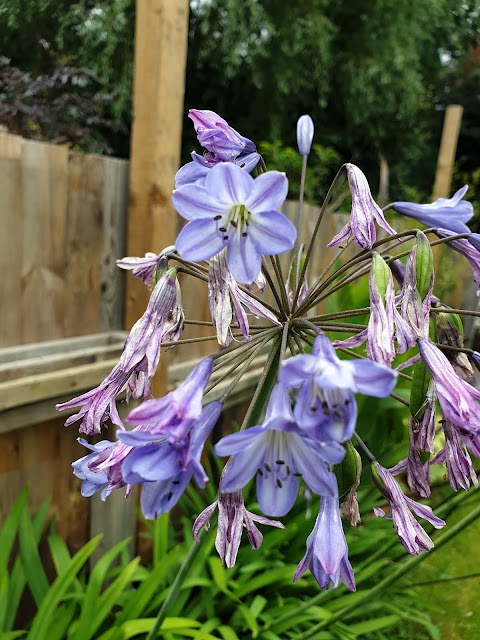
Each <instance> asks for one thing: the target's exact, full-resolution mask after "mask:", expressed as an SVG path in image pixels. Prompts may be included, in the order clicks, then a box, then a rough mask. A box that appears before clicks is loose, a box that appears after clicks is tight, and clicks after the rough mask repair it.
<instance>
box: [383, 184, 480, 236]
mask: <svg viewBox="0 0 480 640" xmlns="http://www.w3.org/2000/svg"><path fill="white" fill-rule="evenodd" d="M467 189H468V185H465V186H464V187H462V188H461V189H459V190H458V191H457V192H456V193H455V195H453V196H452V197H451V198H437V200H435V201H434V202H431V203H430V204H415V203H414V202H394V203H393V204H392V208H393V209H395V211H396V212H397V213H401V214H402V215H404V216H409V217H411V218H415V220H418V221H419V222H421V223H422V224H424V225H425V226H426V227H434V228H438V227H439V228H441V229H447V230H449V231H452V232H454V233H468V232H469V231H470V229H469V228H468V227H467V225H466V223H467V222H468V221H469V220H470V218H471V217H472V216H473V205H472V203H471V202H468V201H467V200H463V196H464V195H465V194H466V192H467Z"/></svg>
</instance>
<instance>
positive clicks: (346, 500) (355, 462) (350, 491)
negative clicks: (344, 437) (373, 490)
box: [334, 441, 362, 527]
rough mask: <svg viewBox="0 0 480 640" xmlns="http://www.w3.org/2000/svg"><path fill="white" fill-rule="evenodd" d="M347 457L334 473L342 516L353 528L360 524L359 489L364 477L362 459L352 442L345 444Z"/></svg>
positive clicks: (336, 466) (336, 467)
mask: <svg viewBox="0 0 480 640" xmlns="http://www.w3.org/2000/svg"><path fill="white" fill-rule="evenodd" d="M344 447H345V449H346V453H345V457H344V458H343V460H342V462H341V463H340V464H337V465H335V467H334V471H335V475H336V477H337V483H338V495H339V499H340V502H341V503H342V506H341V511H342V514H343V515H344V516H345V517H346V518H347V520H348V521H349V522H350V524H351V525H352V527H356V526H357V524H360V522H361V520H360V512H359V509H358V500H357V488H358V485H359V484H360V476H361V475H362V459H361V457H360V455H359V453H358V451H357V450H356V449H355V447H354V446H353V444H352V442H351V441H348V442H347V443H346V444H344Z"/></svg>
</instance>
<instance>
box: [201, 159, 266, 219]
mask: <svg viewBox="0 0 480 640" xmlns="http://www.w3.org/2000/svg"><path fill="white" fill-rule="evenodd" d="M253 184H254V180H253V178H252V176H251V175H249V173H248V172H247V171H244V170H243V169H241V168H240V167H238V166H237V165H236V164H233V163H232V162H221V163H219V164H217V165H215V166H214V167H213V168H212V169H210V171H209V173H208V175H207V177H206V179H205V189H206V191H207V192H208V194H209V195H211V197H212V199H214V200H216V201H217V202H218V203H222V205H224V207H226V208H229V207H230V206H231V205H234V204H244V203H245V201H246V200H247V198H248V196H249V194H250V192H251V191H252V188H253Z"/></svg>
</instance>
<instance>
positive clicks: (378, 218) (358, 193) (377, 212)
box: [327, 163, 395, 249]
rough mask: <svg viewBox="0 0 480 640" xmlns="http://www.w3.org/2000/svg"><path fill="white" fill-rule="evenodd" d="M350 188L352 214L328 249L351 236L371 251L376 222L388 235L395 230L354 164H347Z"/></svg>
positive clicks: (358, 243)
mask: <svg viewBox="0 0 480 640" xmlns="http://www.w3.org/2000/svg"><path fill="white" fill-rule="evenodd" d="M346 166H347V176H348V186H349V187H350V191H351V193H352V214H351V216H350V220H349V222H347V224H346V225H345V226H344V227H343V229H342V230H341V231H340V233H337V235H336V236H335V237H334V238H333V239H332V240H331V241H330V242H329V243H328V244H327V247H333V246H335V245H339V244H342V243H343V242H345V240H347V239H348V238H349V237H350V236H352V237H353V240H354V242H355V244H357V245H358V246H359V247H362V249H371V248H372V246H373V244H374V242H375V240H376V231H375V222H376V223H377V224H378V225H379V226H380V227H382V229H384V230H385V231H386V232H387V233H389V234H390V235H393V234H394V233H395V229H392V227H391V226H390V225H389V224H388V222H387V221H386V220H385V216H384V215H383V211H382V210H381V209H380V207H379V206H378V204H377V203H376V202H375V200H374V199H373V196H372V194H371V191H370V186H369V184H368V181H367V178H366V176H365V174H364V173H363V171H361V170H360V169H359V168H358V167H357V166H356V165H354V164H351V163H349V164H347V165H346Z"/></svg>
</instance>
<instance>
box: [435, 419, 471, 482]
mask: <svg viewBox="0 0 480 640" xmlns="http://www.w3.org/2000/svg"><path fill="white" fill-rule="evenodd" d="M442 427H443V433H444V434H445V447H444V448H443V449H442V450H441V451H440V453H438V454H437V455H436V456H435V458H434V459H433V460H432V464H442V463H445V464H446V466H447V472H448V481H449V483H450V486H451V488H452V489H453V491H458V490H459V489H460V488H462V489H465V491H468V489H469V487H470V481H472V484H473V485H474V487H475V488H478V480H477V475H476V473H475V471H474V469H473V466H472V461H471V459H470V456H469V455H468V451H467V447H466V446H465V444H463V442H462V440H461V438H460V436H459V435H458V433H457V431H456V430H455V429H454V428H453V427H452V425H451V424H450V423H449V422H448V420H444V421H443V422H442Z"/></svg>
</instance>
